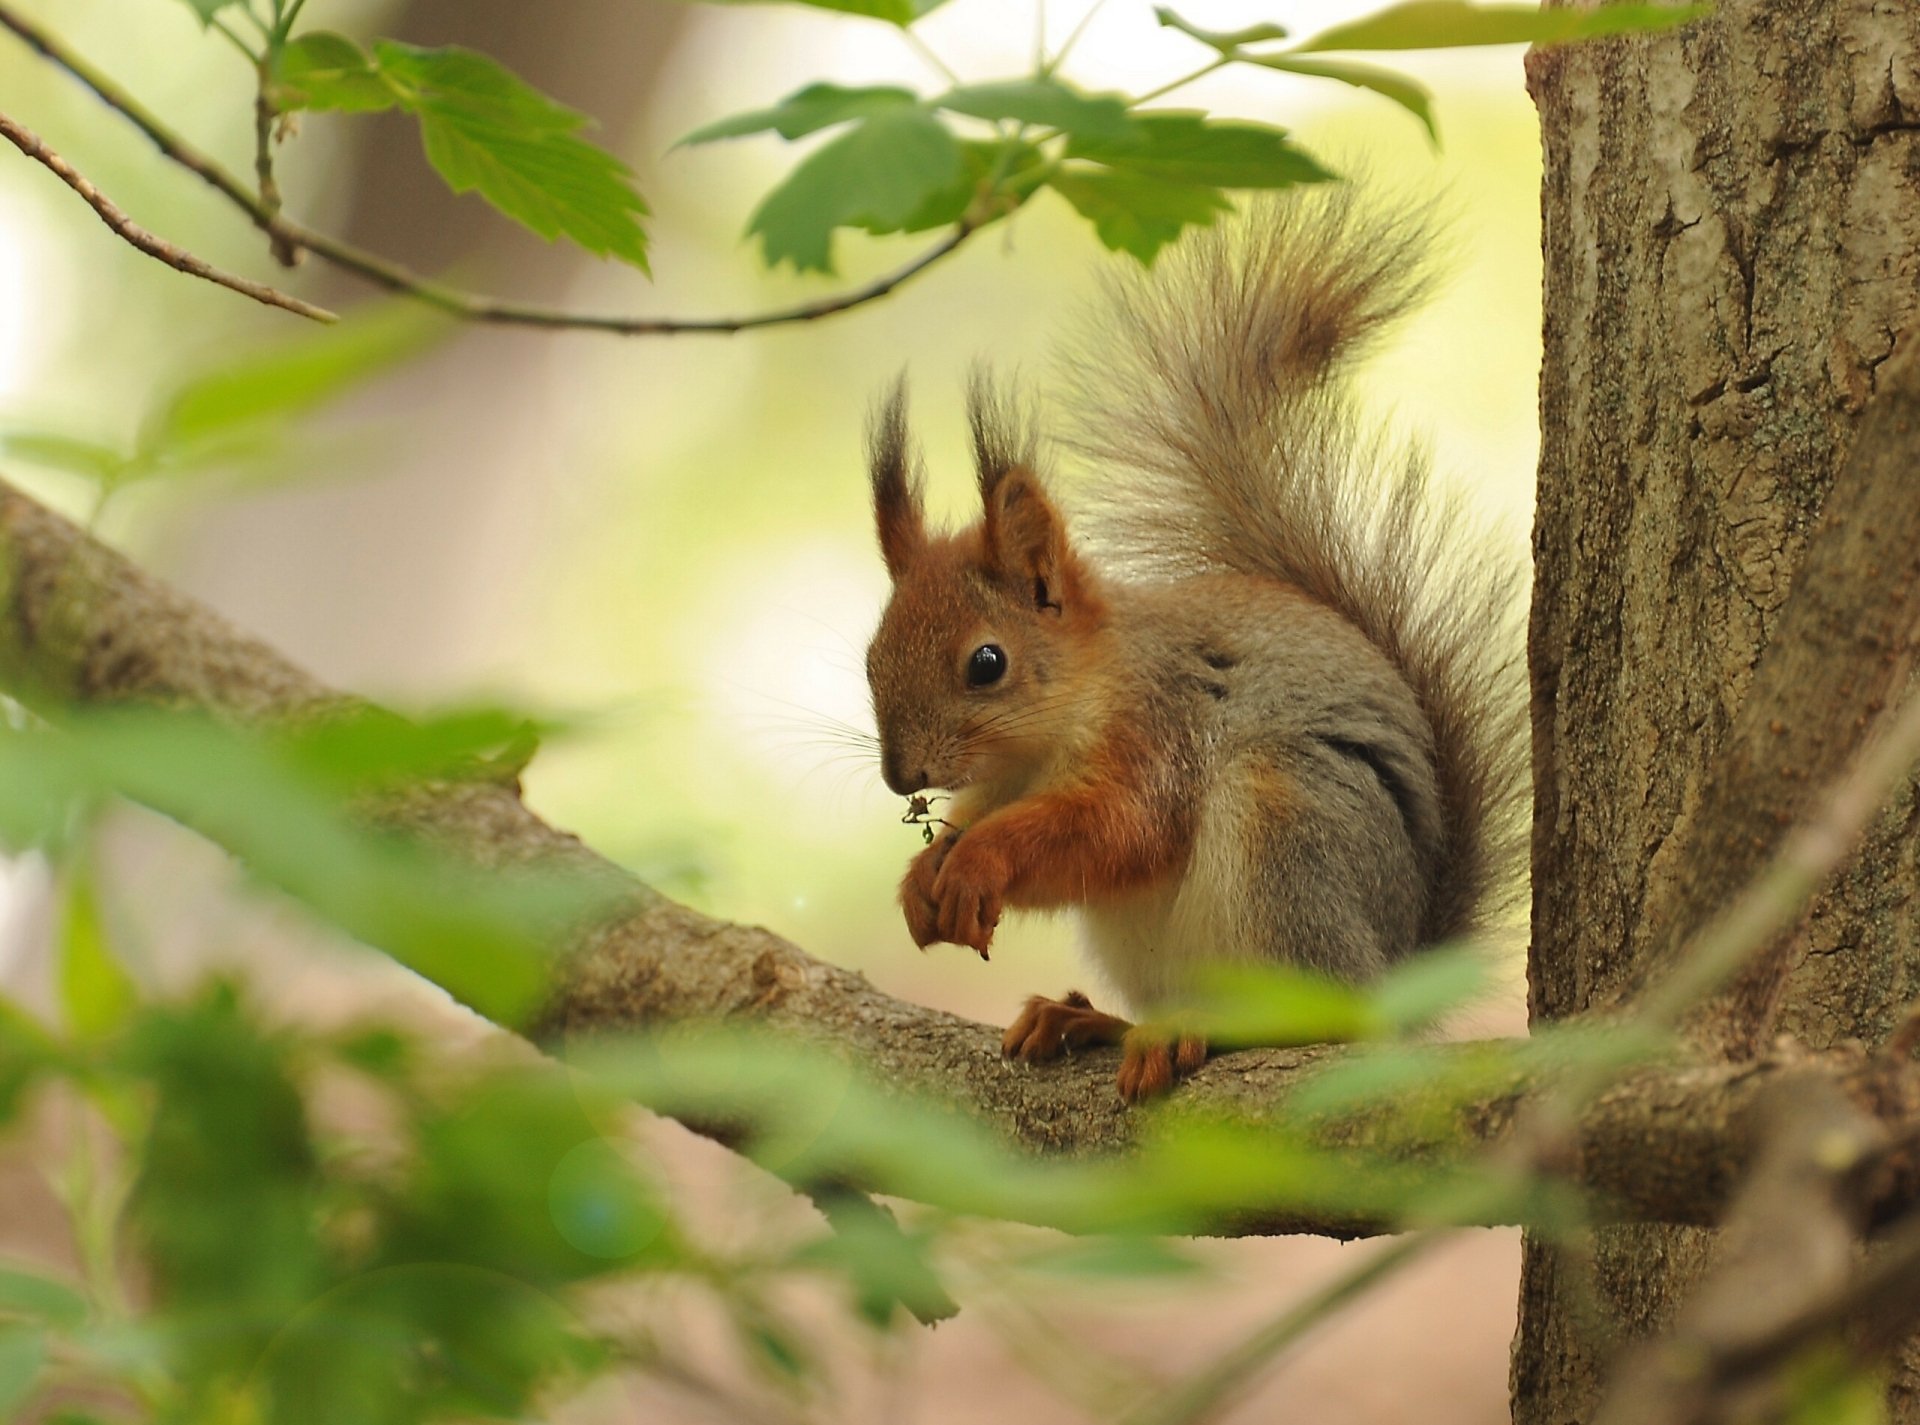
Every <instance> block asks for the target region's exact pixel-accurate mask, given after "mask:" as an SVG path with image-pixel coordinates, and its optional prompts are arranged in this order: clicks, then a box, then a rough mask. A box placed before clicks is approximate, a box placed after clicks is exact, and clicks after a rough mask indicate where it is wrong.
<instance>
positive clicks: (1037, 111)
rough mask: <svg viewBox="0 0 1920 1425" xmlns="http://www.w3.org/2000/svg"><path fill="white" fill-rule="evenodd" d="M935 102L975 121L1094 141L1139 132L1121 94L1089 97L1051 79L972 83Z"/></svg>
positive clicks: (942, 96) (1120, 137)
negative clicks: (1010, 124)
mask: <svg viewBox="0 0 1920 1425" xmlns="http://www.w3.org/2000/svg"><path fill="white" fill-rule="evenodd" d="M933 103H934V107H936V108H940V109H946V110H949V111H951V112H952V113H955V114H966V115H968V116H969V117H971V118H975V119H991V120H995V121H998V120H1002V119H1007V120H1011V121H1013V122H1014V123H1017V124H1034V125H1038V126H1041V127H1044V128H1050V129H1058V130H1060V131H1061V132H1062V133H1067V134H1084V135H1086V136H1087V137H1089V138H1099V139H1122V138H1125V137H1127V135H1128V134H1130V133H1131V132H1132V131H1133V119H1132V116H1131V115H1130V114H1129V113H1128V112H1127V101H1126V100H1125V99H1123V98H1121V97H1120V96H1119V95H1116V94H1083V93H1081V92H1080V91H1079V90H1078V89H1075V88H1074V87H1073V86H1072V85H1070V84H1064V83H1062V82H1061V81H1060V80H1058V79H1054V78H1051V77H1041V78H1034V79H1009V80H1006V81H1003V82H1001V83H997V84H967V85H963V86H961V87H960V88H958V89H954V90H951V91H949V92H948V93H946V94H942V95H941V96H940V97H939V98H938V99H935V100H934V101H933Z"/></svg>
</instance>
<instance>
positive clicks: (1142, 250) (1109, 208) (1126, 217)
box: [1048, 168, 1233, 263]
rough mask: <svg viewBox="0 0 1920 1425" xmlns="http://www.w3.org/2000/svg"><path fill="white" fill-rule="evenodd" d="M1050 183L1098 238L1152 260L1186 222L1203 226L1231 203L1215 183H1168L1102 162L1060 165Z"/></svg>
mask: <svg viewBox="0 0 1920 1425" xmlns="http://www.w3.org/2000/svg"><path fill="white" fill-rule="evenodd" d="M1048 183H1049V185H1050V186H1051V187H1052V188H1053V189H1054V191H1056V192H1057V193H1059V195H1060V196H1061V197H1062V198H1065V199H1066V200H1067V201H1068V202H1069V203H1071V204H1073V206H1074V207H1075V208H1076V209H1078V210H1079V212H1080V215H1081V216H1082V217H1084V218H1087V219H1089V220H1090V221H1091V222H1092V223H1093V228H1094V231H1095V232H1096V233H1098V234H1099V235H1100V241H1101V242H1103V243H1105V244H1106V246H1107V247H1108V248H1110V249H1112V250H1113V251H1115V252H1129V253H1132V254H1133V255H1134V256H1135V257H1137V258H1139V259H1140V261H1141V262H1143V263H1151V262H1152V261H1153V259H1154V256H1155V254H1157V253H1158V252H1159V251H1160V249H1161V248H1163V247H1165V246H1166V245H1167V244H1168V243H1170V242H1172V241H1173V240H1174V239H1175V238H1177V237H1178V236H1180V233H1181V231H1182V230H1183V229H1185V228H1188V227H1206V226H1207V225H1208V224H1210V223H1211V222H1212V221H1213V220H1214V218H1215V217H1216V216H1218V215H1219V214H1221V213H1224V212H1228V211H1230V210H1231V209H1232V207H1233V204H1232V203H1230V202H1228V201H1227V197H1226V195H1225V194H1224V193H1222V192H1221V191H1220V190H1219V189H1218V188H1209V187H1205V186H1202V185H1199V184H1193V183H1169V182H1166V181H1165V180H1163V179H1159V178H1149V177H1145V176H1143V175H1141V174H1137V173H1126V172H1121V171H1118V170H1114V169H1102V168H1063V169H1061V170H1060V171H1059V172H1058V173H1055V174H1054V175H1053V177H1052V178H1051V179H1049V180H1048Z"/></svg>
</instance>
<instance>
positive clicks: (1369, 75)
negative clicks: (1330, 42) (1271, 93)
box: [1237, 54, 1440, 146]
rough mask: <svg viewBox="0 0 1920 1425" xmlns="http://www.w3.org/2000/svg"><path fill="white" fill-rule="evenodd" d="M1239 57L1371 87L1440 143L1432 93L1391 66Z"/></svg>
mask: <svg viewBox="0 0 1920 1425" xmlns="http://www.w3.org/2000/svg"><path fill="white" fill-rule="evenodd" d="M1237 58H1239V59H1240V60H1241V61H1243V62H1244V63H1247V64H1257V65H1261V66H1262V67H1264V68H1266V69H1278V70H1284V71H1285V72H1286V73H1288V74H1304V75H1308V76H1311V77H1312V78H1315V79H1337V80H1339V81H1340V82H1341V83H1342V84H1351V85H1353V86H1354V87H1355V88H1357V89H1371V90H1372V91H1373V92H1374V93H1375V94H1381V95H1384V96H1385V97H1387V98H1389V99H1391V100H1393V102H1394V103H1396V104H1398V105H1399V106H1400V107H1401V108H1403V109H1405V110H1406V111H1407V112H1408V113H1410V114H1412V115H1413V116H1414V117H1415V118H1416V119H1418V120H1419V121H1420V122H1421V123H1422V124H1423V125H1425V126H1426V130H1427V137H1428V138H1429V139H1430V140H1432V142H1433V143H1434V144H1435V145H1436V146H1437V145H1438V144H1439V142H1440V130H1439V128H1438V127H1437V126H1436V125H1435V124H1434V120H1433V95H1432V94H1430V93H1428V92H1427V89H1426V86H1425V85H1422V84H1420V83H1418V82H1416V81H1415V80H1412V79H1409V78H1408V77H1407V76H1406V75H1404V74H1395V73H1394V72H1393V71H1392V70H1390V69H1376V68H1375V67H1374V66H1372V65H1370V64H1354V63H1353V62H1351V61H1350V60H1344V59H1298V58H1296V57H1294V56H1293V55H1288V54H1276V55H1251V54H1243V55H1239V56H1237Z"/></svg>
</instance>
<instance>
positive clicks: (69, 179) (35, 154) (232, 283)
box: [0, 114, 339, 322]
mask: <svg viewBox="0 0 1920 1425" xmlns="http://www.w3.org/2000/svg"><path fill="white" fill-rule="evenodd" d="M0 136H4V137H5V138H6V139H7V141H8V142H9V143H11V144H12V145H13V146H14V147H15V148H17V149H19V150H20V152H22V153H24V154H25V155H26V156H27V157H28V158H30V159H32V160H34V162H36V163H38V164H40V165H42V166H43V167H45V168H48V169H50V170H52V172H53V173H54V174H55V175H56V176H57V177H58V178H59V179H60V181H61V182H63V183H65V184H66V185H67V187H69V188H71V189H72V190H73V191H74V192H76V193H78V194H79V195H80V196H81V197H82V198H84V199H85V200H86V202H87V206H88V207H90V208H92V209H93V211H94V212H96V213H98V214H99V215H100V221H101V222H103V223H105V224H106V225H107V226H108V227H109V228H111V229H113V231H114V232H116V233H118V234H119V235H120V236H121V237H122V238H124V239H125V240H126V241H127V242H129V243H131V244H133V246H135V247H137V248H138V249H140V251H142V252H144V253H146V254H147V256H149V257H155V258H158V259H159V260H160V261H162V262H164V263H166V264H167V266H169V267H171V268H173V269H174V270H175V271H176V272H184V273H186V274H187V275H188V276H190V277H199V278H203V279H205V280H206V281H208V282H214V283H218V284H219V285H220V286H222V287H225V288H228V289H229V290H231V291H234V292H238V293H240V294H241V295H242V296H244V297H251V298H253V300H254V301H256V302H264V303H266V305H268V306H269V307H279V308H281V309H282V310H284V311H289V312H296V313H298V314H299V315H300V316H303V317H311V318H312V319H313V320H314V321H316V322H335V321H338V320H339V317H337V316H336V315H335V314H334V313H332V312H330V311H328V310H327V309H326V308H325V307H316V306H315V305H314V304H313V303H311V302H303V301H301V300H300V298H298V297H290V296H288V295H287V294H286V293H285V292H282V291H279V290H278V289H276V288H273V287H269V286H267V285H266V284H265V283H264V282H255V281H254V280H253V279H251V278H248V277H236V276H234V274H233V273H231V272H222V271H221V270H220V269H219V268H217V267H215V266H214V265H213V264H212V263H210V262H207V261H204V260H203V259H201V258H198V257H195V256H194V255H193V254H192V253H190V252H188V251H187V250H186V249H184V248H181V247H177V246H175V245H174V244H173V243H170V242H168V241H167V240H166V239H165V238H162V237H156V236H154V234H152V233H150V232H148V231H147V230H146V229H145V228H143V227H141V226H140V225H139V224H138V223H136V222H134V220H133V219H132V218H129V217H128V216H127V215H126V214H125V213H123V212H121V211H120V209H119V208H118V207H116V206H115V205H114V203H113V200H112V199H110V198H108V197H107V195H106V194H104V193H102V192H101V191H100V190H99V189H98V188H96V187H94V186H93V184H92V183H91V182H90V181H89V180H88V179H87V177H86V175H84V174H82V173H81V172H80V171H79V170H78V169H76V168H75V167H74V166H73V165H72V164H70V163H68V162H67V161H66V160H65V159H64V158H62V157H60V155H59V154H57V153H55V152H54V151H53V150H52V149H50V148H48V147H47V146H46V145H45V144H44V143H42V142H41V141H40V138H39V136H38V135H37V134H35V133H33V132H32V131H31V130H29V129H26V128H23V127H22V126H21V125H19V124H17V123H15V122H14V121H13V120H12V119H10V118H8V117H7V116H6V115H5V114H0Z"/></svg>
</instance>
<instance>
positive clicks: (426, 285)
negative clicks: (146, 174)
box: [0, 3, 976, 336]
mask: <svg viewBox="0 0 1920 1425" xmlns="http://www.w3.org/2000/svg"><path fill="white" fill-rule="evenodd" d="M0 29H6V30H10V31H12V32H13V33H14V34H15V35H17V36H19V37H20V39H22V40H23V41H25V42H26V43H27V44H28V45H29V46H30V47H32V48H33V49H34V50H36V51H37V52H38V53H39V54H40V55H41V56H43V57H44V58H45V59H47V60H48V61H50V62H51V63H53V64H55V65H57V66H58V67H59V68H61V69H64V70H65V71H66V72H67V73H68V74H70V75H72V76H73V77H74V78H75V79H77V80H79V81H80V83H81V84H83V85H85V86H86V87H87V88H88V89H90V90H92V91H93V93H94V95H95V97H97V98H98V99H100V100H101V102H102V103H104V104H106V105H107V107H109V108H111V109H113V110H115V111H117V112H118V113H120V114H121V115H122V116H124V117H125V118H126V119H128V120H129V121H130V122H131V123H132V124H133V125H134V127H135V128H137V129H139V130H140V132H141V133H143V134H145V135H146V136H147V138H148V139H149V140H150V141H151V142H152V143H153V145H154V147H155V148H157V149H159V150H160V152H161V154H162V155H163V156H165V157H166V158H169V159H171V160H172V161H173V162H175V163H177V164H179V165H180V166H181V167H182V168H184V169H186V170H187V171H188V172H190V173H194V174H197V175H198V176H199V177H200V178H202V179H204V180H205V181H206V182H207V183H210V184H211V185H212V186H213V187H214V188H215V189H217V190H218V191H219V192H220V193H221V195H222V196H224V197H225V198H226V199H227V200H228V201H229V202H231V203H232V204H234V206H235V207H237V208H239V209H241V211H243V212H245V213H246V214H247V215H248V216H249V217H250V218H252V219H253V222H254V225H255V226H256V227H258V228H259V229H260V230H261V231H262V232H264V233H266V234H267V236H268V237H269V238H271V239H272V240H273V241H274V242H275V243H276V244H278V243H286V244H290V245H291V246H292V247H293V248H294V249H295V250H300V249H304V250H306V251H308V252H311V253H313V254H314V256H316V257H318V258H321V259H323V260H324V261H327V262H330V263H332V264H333V265H334V266H336V267H339V268H341V269H343V270H345V271H347V272H351V273H353V274H355V275H356V276H358V277H362V278H364V279H366V280H367V281H369V282H372V283H374V284H375V285H377V286H380V287H384V288H386V289H387V290H388V291H390V292H394V293H397V294H399V295H401V296H404V297H411V298H413V299H414V300H416V301H420V302H425V303H426V304H427V305H428V306H431V307H437V308H439V309H440V310H441V311H443V312H446V313H448V314H449V315H451V316H455V317H458V318H460V319H461V320H463V321H470V322H487V323H493V324H498V325H504V326H528V327H544V328H548V329H556V330H572V331H602V332H611V333H614V334H616V335H620V336H674V335H678V334H681V333H690V332H741V331H749V330H753V329H755V328H758V327H772V326H783V325H787V324H790V323H794V322H810V321H815V320H817V319H819V318H821V317H829V316H834V315H836V314H837V313H840V312H844V311H847V310H849V309H851V308H853V307H859V306H864V305H865V304H866V303H868V302H872V301H876V300H878V299H879V298H881V297H884V296H886V295H887V294H888V293H889V292H891V291H893V289H894V288H896V287H898V286H900V285H901V284H902V283H903V282H906V281H907V280H909V279H910V278H913V277H916V276H918V275H919V274H920V273H921V272H923V271H925V270H926V269H927V268H929V267H931V266H932V265H933V264H934V263H936V262H938V261H940V260H941V259H942V258H944V257H946V256H947V255H948V254H949V253H951V252H952V251H953V250H954V249H955V248H957V247H959V246H960V244H961V243H963V242H965V241H966V240H967V239H968V238H969V237H971V236H972V235H973V233H974V232H975V230H976V228H975V225H974V224H973V223H972V222H969V221H962V222H961V223H959V224H958V225H956V226H955V227H954V228H953V229H952V230H951V231H950V232H948V234H947V235H946V236H945V237H944V238H942V239H941V240H940V241H939V242H937V243H935V244H934V245H933V246H932V247H931V248H929V249H927V251H925V252H923V253H921V254H920V256H918V257H916V258H915V259H914V260H913V261H911V262H909V263H907V264H906V266H904V267H901V268H898V269H896V270H895V271H893V272H892V273H890V274H888V275H886V276H884V277H880V278H878V279H876V280H875V281H872V282H869V283H867V284H866V285H865V286H863V287H856V288H854V289H853V290H852V291H850V292H843V293H841V294H840V295H839V296H837V297H828V298H824V299H822V300H820V301H817V302H806V303H802V304H801V305H799V306H795V307H783V308H780V309H778V310H775V311H771V312H760V313H755V314H753V315H750V316H741V317H694V318H675V317H623V316H600V315H595V314H592V313H587V312H569V311H566V310H564V309H561V308H556V307H542V306H535V305H533V304H530V303H524V302H510V301H503V300H500V299H498V298H494V297H487V296H482V295H480V294H478V293H472V292H463V291H461V290H459V289H458V288H455V287H449V286H446V285H444V284H442V283H439V282H435V281H432V280H431V279H429V278H426V277H422V276H420V275H419V274H418V273H415V272H411V271H409V270H408V269H406V268H405V267H403V266H401V265H400V264H399V263H397V262H389V261H388V260H387V259H385V258H383V257H379V256H377V255H376V254H374V253H371V252H366V251H364V250H362V249H360V248H357V247H355V246H353V245H352V244H351V243H346V242H342V241H340V240H339V239H338V238H332V237H328V236H326V235H325V234H324V233H318V232H315V231H313V230H312V229H310V228H305V227H302V226H301V225H300V224H298V223H295V222H293V221H291V220H289V219H288V218H286V217H285V216H284V215H282V214H279V213H276V212H273V211H272V210H271V209H269V208H268V206H267V205H266V204H265V203H264V202H263V201H262V200H261V199H260V197H259V196H258V195H256V194H254V193H253V192H251V191H250V190H249V189H248V187H247V185H246V184H245V183H243V182H241V181H240V179H238V178H236V177H235V176H234V175H233V174H231V173H229V172H228V171H227V170H226V169H224V168H222V167H221V166H220V165H219V164H218V163H216V162H214V160H213V159H211V158H209V157H208V156H207V155H206V154H204V153H201V152H200V151H199V150H198V149H196V148H195V147H194V146H193V145H192V144H190V143H188V142H187V141H186V140H185V139H184V138H182V137H181V136H180V135H179V134H177V133H175V132H174V131H173V130H172V129H171V128H169V127H168V126H167V125H166V124H165V123H163V122H162V121H161V120H160V118H159V117H158V116H157V115H155V114H154V113H153V111H152V110H150V109H148V108H147V107H146V106H145V105H143V104H142V103H141V102H140V101H139V100H138V99H136V98H134V97H133V96H132V95H131V94H129V93H128V92H127V91H126V90H124V89H122V88H121V87H120V86H119V85H118V84H116V83H114V81H113V80H111V79H109V78H108V77H107V76H106V75H104V74H102V73H101V72H100V71H99V70H97V69H95V68H94V67H93V66H92V65H91V64H89V63H88V62H87V61H86V60H84V59H82V58H81V57H80V56H79V55H77V54H75V53H74V52H73V51H72V50H70V49H68V48H67V47H66V45H64V44H63V43H62V42H61V41H60V40H59V39H57V38H56V37H55V36H53V35H52V34H50V33H48V32H47V31H46V30H44V29H42V28H41V27H40V26H39V25H36V24H35V23H33V22H32V21H31V20H28V19H26V18H25V17H24V16H22V15H20V14H18V13H17V12H16V11H15V10H14V9H13V7H12V6H10V5H7V4H3V3H0Z"/></svg>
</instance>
